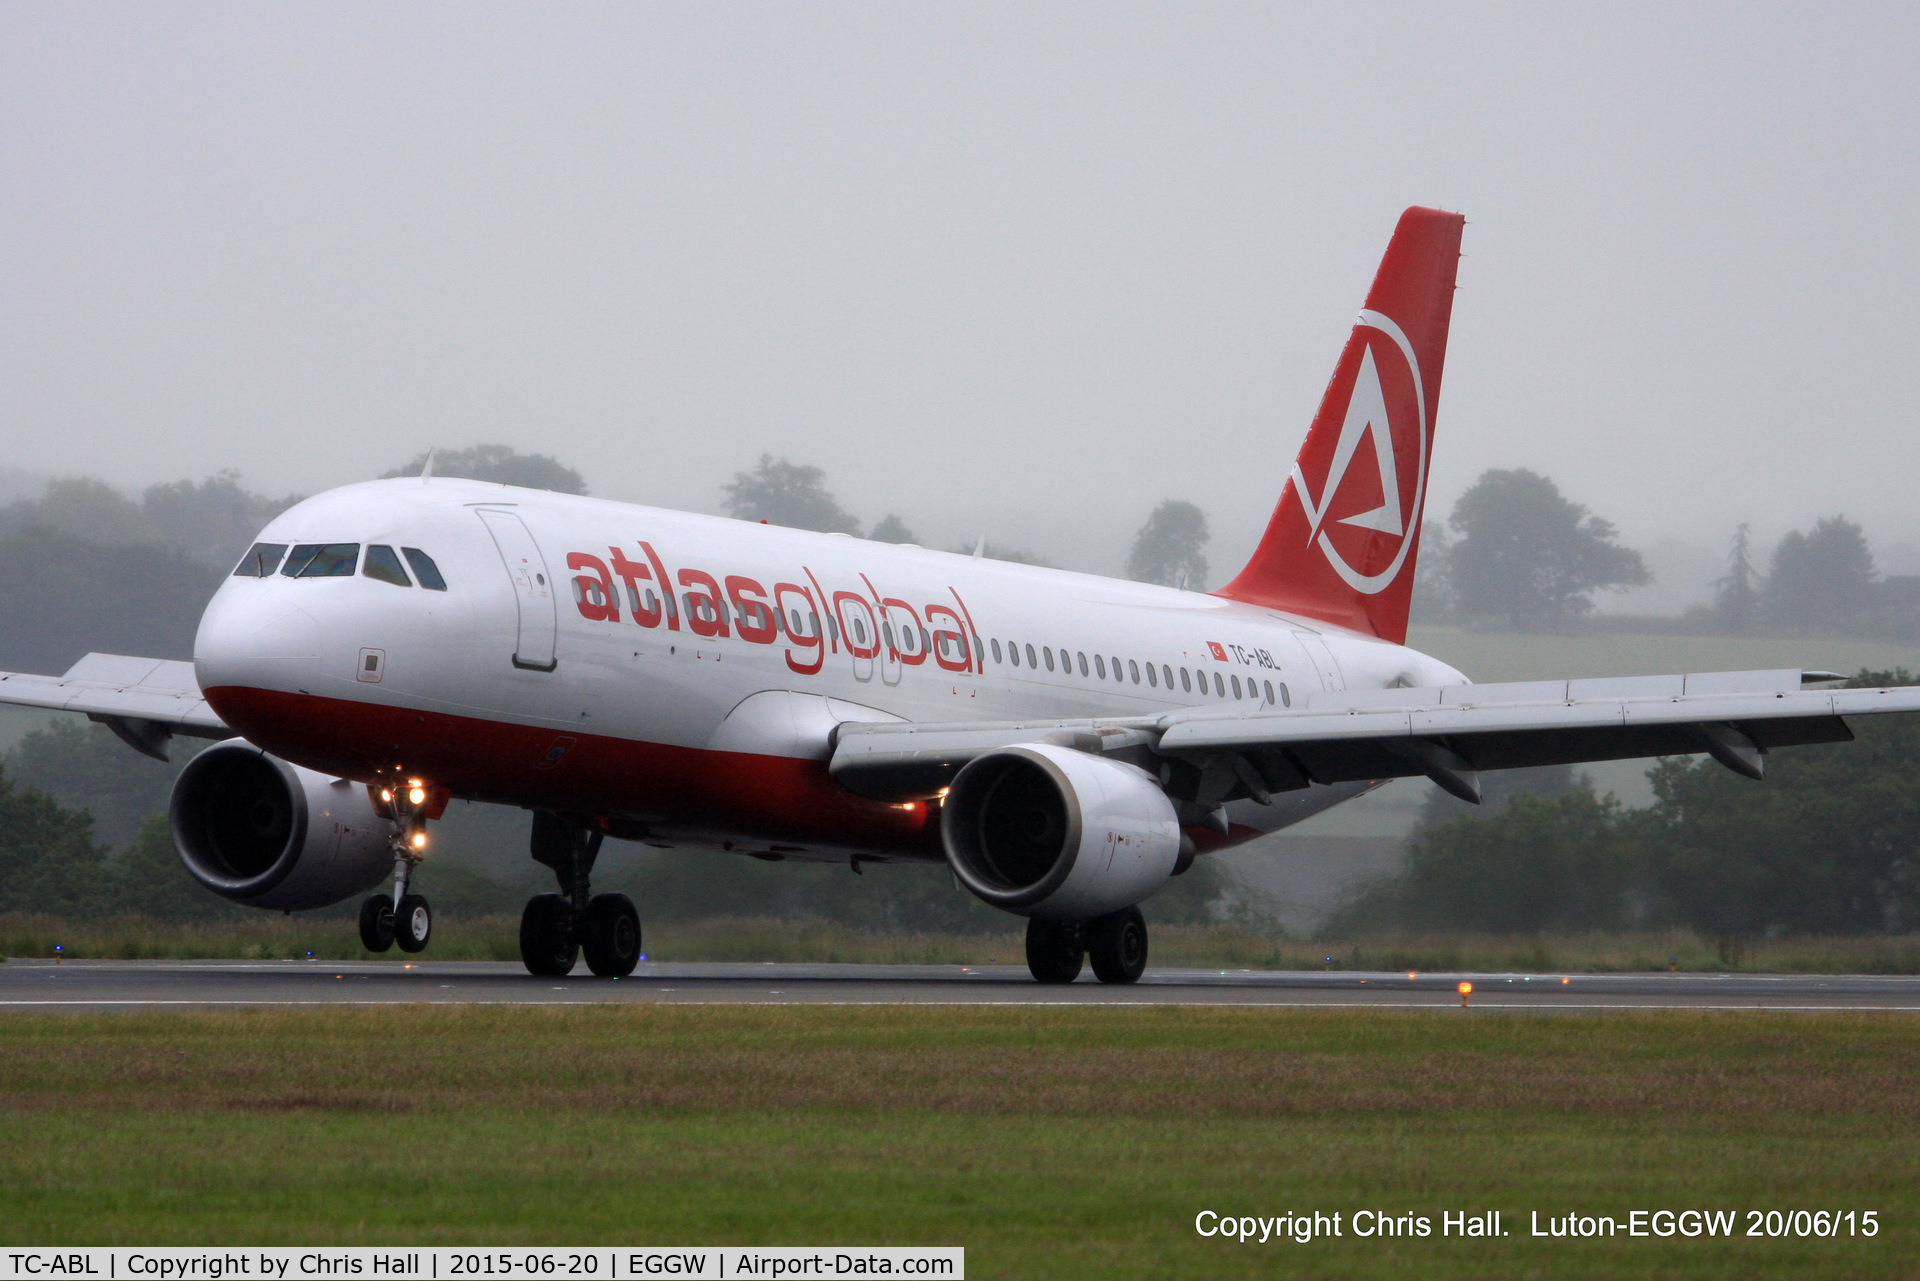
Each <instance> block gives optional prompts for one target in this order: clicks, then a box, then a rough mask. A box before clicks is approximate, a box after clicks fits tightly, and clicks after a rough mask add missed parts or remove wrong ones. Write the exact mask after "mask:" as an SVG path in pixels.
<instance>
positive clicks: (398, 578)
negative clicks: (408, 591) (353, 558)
mask: <svg viewBox="0 0 1920 1281" xmlns="http://www.w3.org/2000/svg"><path fill="white" fill-rule="evenodd" d="M360 572H361V573H362V574H365V575H366V576H367V577H368V578H377V579H379V580H380V581H381V582H383V583H392V584H393V585H394V586H395V587H411V586H413V580H412V579H410V578H408V577H407V571H406V570H405V569H403V568H401V566H400V558H399V557H398V556H397V555H395V554H394V551H393V548H391V547H388V546H387V545H386V544H385V543H375V544H374V545H373V546H371V547H369V548H367V559H366V560H365V562H363V563H362V564H361V566H360Z"/></svg>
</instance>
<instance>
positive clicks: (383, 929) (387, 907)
mask: <svg viewBox="0 0 1920 1281" xmlns="http://www.w3.org/2000/svg"><path fill="white" fill-rule="evenodd" d="M360 946H361V947H364V948H366V949H367V951H369V952H384V951H386V950H387V949H388V948H390V947H392V946H393V896H392V895H390V894H375V895H373V896H372V897H370V898H369V899H367V901H366V902H364V903H362V904H361V905H360Z"/></svg>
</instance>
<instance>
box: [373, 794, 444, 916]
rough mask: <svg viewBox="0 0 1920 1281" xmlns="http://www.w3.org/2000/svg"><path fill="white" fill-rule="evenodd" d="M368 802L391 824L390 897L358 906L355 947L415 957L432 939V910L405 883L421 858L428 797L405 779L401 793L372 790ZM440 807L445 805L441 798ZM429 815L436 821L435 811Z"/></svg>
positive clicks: (430, 796)
mask: <svg viewBox="0 0 1920 1281" xmlns="http://www.w3.org/2000/svg"><path fill="white" fill-rule="evenodd" d="M370 790H371V789H370ZM374 799H375V802H376V804H377V805H378V806H379V807H380V808H381V809H382V810H383V811H384V812H385V813H386V815H387V816H388V817H389V818H391V819H392V820H393V836H392V838H391V844H392V846H393V893H392V895H391V896H389V895H386V894H375V895H373V896H371V897H370V898H368V899H367V901H366V902H364V903H362V904H361V905H360V945H361V946H362V947H364V948H366V949H367V951H369V952H384V951H386V950H387V949H388V948H390V947H392V946H393V945H394V944H395V943H398V944H399V945H400V950H401V951H402V952H408V953H413V952H419V951H422V950H424V949H425V948H426V946H427V941H428V940H429V939H431V938H432V937H433V909H432V908H431V907H429V906H428V904H427V900H426V899H425V898H423V897H422V896H420V895H418V894H409V893H408V892H407V883H408V882H409V881H410V880H412V879H413V870H414V868H416V867H418V866H419V865H420V859H421V858H422V857H423V856H424V855H425V853H426V849H427V813H428V810H429V808H430V807H431V806H432V803H433V800H434V797H433V794H432V791H431V789H429V788H428V787H427V785H426V783H425V782H424V781H422V780H421V779H417V778H410V779H408V780H407V782H406V786H405V787H391V788H380V789H378V790H375V791H374ZM440 803H441V805H443V806H444V805H445V803H446V802H445V799H444V797H443V798H442V799H441V801H440ZM433 813H434V817H436V818H437V817H439V810H437V809H435V810H434V811H433Z"/></svg>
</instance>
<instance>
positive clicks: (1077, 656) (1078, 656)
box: [1074, 654, 1087, 676]
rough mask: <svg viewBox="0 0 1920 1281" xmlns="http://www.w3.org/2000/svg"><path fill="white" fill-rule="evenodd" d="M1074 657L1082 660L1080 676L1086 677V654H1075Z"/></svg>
mask: <svg viewBox="0 0 1920 1281" xmlns="http://www.w3.org/2000/svg"><path fill="white" fill-rule="evenodd" d="M1074 657H1075V658H1078V659H1079V660H1080V674H1081V675H1082V676H1085V675H1086V674H1087V656H1086V655H1085V654H1075V655H1074Z"/></svg>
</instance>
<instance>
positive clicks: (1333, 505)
mask: <svg viewBox="0 0 1920 1281" xmlns="http://www.w3.org/2000/svg"><path fill="white" fill-rule="evenodd" d="M1465 225H1466V219H1465V218H1463V217H1461V216H1460V215H1459V214H1450V213H1443V212H1441V211H1440V210H1438V209H1419V208H1414V209H1409V210H1407V211H1406V212H1405V213H1403V214H1401V215H1400V225H1399V226H1398V227H1396V228H1394V232H1393V240H1392V241H1391V242H1390V243H1389V244H1388V245H1387V253H1386V257H1384V258H1382V259H1381V260H1380V271H1379V274H1377V275H1376V276H1374V278H1373V288H1372V289H1371V290H1370V291H1368V293H1367V305H1366V310H1364V311H1362V312H1361V313H1360V319H1359V320H1358V321H1357V322H1356V323H1355V324H1354V327H1353V334H1352V336H1351V337H1349V338H1348V339H1347V346H1346V349H1345V350H1344V351H1342V352H1341V353H1340V363H1339V364H1337V365H1335V366H1334V370H1333V380H1332V381H1331V382H1329V383H1328V384H1327V390H1326V394H1325V395H1324V396H1323V397H1322V398H1321V401H1320V410H1319V412H1318V413H1316V414H1315V415H1314V418H1313V426H1312V427H1311V428H1310V429H1309V430H1308V431H1307V441H1306V444H1305V445H1303V446H1302V447H1301V449H1300V457H1299V458H1298V459H1296V460H1295V462H1294V465H1293V474H1292V475H1291V476H1289V477H1288V478H1287V485H1286V489H1285V490H1283V491H1282V492H1281V495H1280V505H1279V506H1278V507H1276V508H1274V511H1273V519H1272V520H1270V521H1268V522H1267V532H1266V534H1265V535H1264V536H1263V537H1262V538H1261V539H1260V546H1259V547H1258V548H1257V549H1256V550H1255V551H1254V553H1253V559H1251V560H1249V561H1248V562H1247V566H1246V568H1245V569H1243V570H1241V571H1240V573H1239V575H1238V576H1237V577H1236V578H1235V579H1234V580H1233V581H1232V582H1230V583H1228V584H1227V585H1226V586H1225V587H1222V588H1221V589H1220V590H1219V591H1218V592H1217V593H1215V594H1216V595H1219V596H1225V597H1227V598H1228V599H1230V600H1237V601H1245V602H1247V603H1248V604H1251V605H1265V606H1269V607H1270V608H1273V609H1279V610H1285V611H1286V612H1288V613H1290V614H1299V615H1302V616H1304V617H1307V618H1314V619H1319V620H1321V621H1323V622H1328V623H1334V624H1337V625H1339V626H1341V627H1348V628H1351V629H1353V630H1354V631H1357V632H1368V633H1371V634H1373V635H1375V636H1379V637H1381V638H1383V639H1385V640H1390V641H1393V642H1395V643H1396V644H1397V643H1400V642H1403V641H1405V640H1406V638H1407V607H1408V605H1409V603H1410V602H1411V600H1412V597H1413V567H1414V560H1415V558H1416V557H1417V555H1418V553H1419V544H1420V518H1421V514H1422V512H1423V510H1424V508H1425V506H1426V498H1427V465H1428V463H1429V462H1430V461H1431V459H1432V457H1433V423H1434V415H1435V413H1436V412H1437V410H1438V409H1439V406H1440V371H1441V367H1442V365H1444V364H1445V362H1446V355H1447V324H1448V321H1449V320H1450V318H1451V317H1452V315H1453V285H1454V274H1455V270H1456V269H1457V268H1458V266H1459V262H1460V231H1461V228H1462V227H1464V226H1465Z"/></svg>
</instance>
